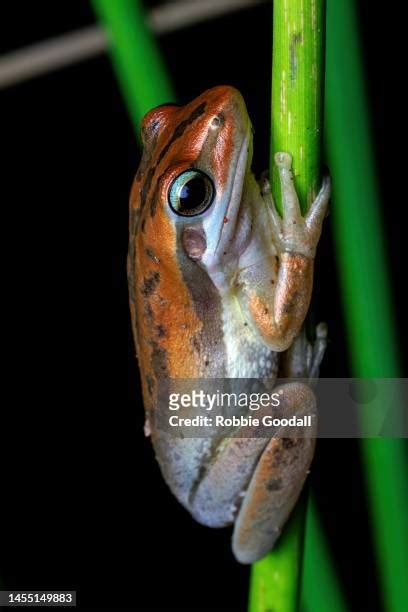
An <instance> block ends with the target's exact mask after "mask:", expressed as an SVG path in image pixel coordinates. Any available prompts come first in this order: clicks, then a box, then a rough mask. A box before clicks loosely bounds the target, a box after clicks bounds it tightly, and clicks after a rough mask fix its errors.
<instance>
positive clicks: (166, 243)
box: [128, 86, 330, 563]
mask: <svg viewBox="0 0 408 612" xmlns="http://www.w3.org/2000/svg"><path fill="white" fill-rule="evenodd" d="M141 131H142V141H143V155H142V159H141V163H140V167H139V169H138V171H137V174H136V177H135V180H134V183H133V187H132V191H131V196H130V242H129V255H128V279H129V294H130V309H131V317H132V326H133V332H134V339H135V345H136V352H137V356H138V360H139V366H140V372H141V379H142V388H143V398H144V404H145V412H146V424H145V432H146V435H151V439H152V442H153V446H154V449H155V453H156V457H157V460H158V462H159V465H160V469H161V472H162V474H163V476H164V478H165V480H166V482H167V484H168V485H169V487H170V489H171V490H172V492H173V493H174V495H175V496H176V497H177V499H178V500H179V501H180V502H181V504H183V506H185V508H186V509H187V510H188V511H189V512H190V513H191V514H192V516H193V517H194V518H195V519H196V520H197V521H199V522H200V523H202V524H204V525H208V526H211V527H222V526H226V525H231V524H232V525H233V526H234V529H233V540H232V549H233V552H234V555H235V557H236V559H237V560H238V561H240V562H241V563H252V562H253V561H255V560H257V559H259V558H261V557H262V556H264V555H265V554H266V553H267V552H268V551H269V550H270V549H271V548H272V547H273V545H274V543H275V541H276V539H277V537H278V536H279V533H280V531H281V529H282V526H283V524H284V523H285V521H286V519H287V518H288V516H289V514H290V512H291V509H292V508H293V506H294V504H295V502H296V500H297V498H298V496H299V494H300V491H301V489H302V486H303V483H304V480H305V478H306V475H307V472H308V469H309V465H310V462H311V459H312V456H313V450H314V444H313V440H311V439H304V438H302V439H285V438H276V437H272V438H271V439H265V438H261V439H259V438H248V437H245V438H244V437H243V438H239V437H235V438H227V439H223V440H220V439H216V440H212V439H209V438H184V439H180V438H176V437H174V436H171V435H169V434H166V433H163V432H161V431H159V430H158V429H157V428H156V427H155V425H154V418H153V417H154V413H155V410H156V407H157V392H158V381H159V379H160V378H170V379H178V378H183V379H190V378H191V379H198V378H226V377H230V378H270V379H274V378H276V376H277V374H278V371H282V369H283V368H286V370H285V373H286V375H290V376H299V375H300V376H304V375H306V376H309V375H311V376H315V375H316V372H317V370H318V366H319V363H320V360H321V357H322V354H323V351H324V345H325V330H324V328H323V327H320V328H318V330H317V332H318V333H317V340H316V342H315V345H314V347H311V345H309V344H308V343H307V342H306V340H305V337H304V334H303V332H302V324H303V321H304V318H305V316H306V313H307V310H308V307H309V302H310V297H311V291H312V283H313V279H312V277H313V261H314V257H315V251H316V246H317V243H318V240H319V237H320V234H321V229H322V222H323V218H324V216H325V214H326V211H327V205H328V200H329V194H330V183H329V179H328V178H325V179H324V180H323V185H322V188H321V190H320V192H319V194H318V195H317V197H316V199H315V200H314V201H313V202H312V204H311V206H310V208H309V211H308V213H307V214H306V216H305V217H302V215H301V212H300V208H299V202H298V198H297V194H296V191H295V187H294V183H293V177H292V172H291V157H290V155H289V154H288V153H285V152H281V153H277V154H276V156H275V163H276V166H277V168H278V171H279V176H280V183H281V193H282V203H283V215H282V217H281V216H280V215H279V213H278V212H277V210H276V208H275V206H274V203H273V199H272V197H271V193H270V188H269V184H268V181H267V180H266V179H264V180H263V181H261V182H260V183H258V182H257V181H256V180H255V178H254V175H253V173H252V171H251V161H252V146H253V145H252V143H253V130H252V126H251V121H250V119H249V116H248V113H247V110H246V106H245V103H244V100H243V98H242V96H241V94H240V93H239V92H238V91H237V90H236V89H234V88H232V87H229V86H220V87H214V88H212V89H210V90H208V91H206V92H204V93H203V94H202V95H200V96H199V97H198V98H196V99H195V100H194V101H192V102H191V103H189V104H187V105H186V106H177V105H163V106H160V107H157V108H155V109H153V110H152V111H150V112H149V113H148V114H147V115H146V116H145V117H144V119H143V122H142V128H141ZM285 364H286V365H285ZM286 387H287V388H286V390H285V398H286V401H287V402H288V404H289V405H291V406H292V407H293V408H296V409H297V407H299V409H304V408H305V406H306V407H307V406H310V407H313V406H314V402H315V398H314V394H313V391H312V390H311V388H310V386H309V385H307V384H304V383H302V382H300V381H295V382H291V383H288V384H287V385H286Z"/></svg>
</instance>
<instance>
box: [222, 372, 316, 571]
mask: <svg viewBox="0 0 408 612" xmlns="http://www.w3.org/2000/svg"><path fill="white" fill-rule="evenodd" d="M281 389H282V390H283V394H282V398H284V401H285V403H286V406H285V407H284V409H285V410H286V411H287V413H288V414H290V413H291V414H297V415H301V414H314V413H315V408H316V406H315V397H314V394H313V391H312V390H311V389H310V387H309V386H307V385H305V384H303V383H301V382H293V383H288V384H287V385H283V386H282V387H281ZM312 422H313V423H315V420H314V419H313V420H312ZM282 435H284V433H283V431H281V432H280V435H279V437H277V436H274V437H273V438H272V439H271V440H270V441H269V443H268V444H267V445H266V447H265V449H264V451H263V452H262V454H261V456H260V458H259V460H258V462H257V466H256V468H255V470H254V472H253V474H252V477H251V479H250V482H249V485H248V488H247V490H246V493H245V496H244V497H243V502H242V505H241V508H240V510H239V512H238V515H237V518H236V521H235V528H234V534H233V540H232V548H233V552H234V555H235V557H236V559H237V560H238V561H239V562H241V563H253V562H254V561H257V560H258V559H261V558H262V557H263V556H264V555H266V554H267V552H268V551H269V550H271V549H272V548H273V546H274V544H275V542H276V540H277V539H278V537H279V535H280V532H281V529H282V527H283V525H284V524H285V522H286V520H287V519H288V517H289V515H290V513H291V511H292V508H293V507H294V505H295V503H296V501H297V499H298V497H299V495H300V492H301V490H302V487H303V484H304V481H305V479H306V476H307V474H308V470H309V466H310V463H311V461H312V458H313V453H314V446H315V425H313V426H312V427H311V428H310V429H309V430H308V431H307V432H306V431H303V432H302V434H299V436H304V437H281V436H282ZM287 435H289V434H287ZM291 435H293V430H292V434H291Z"/></svg>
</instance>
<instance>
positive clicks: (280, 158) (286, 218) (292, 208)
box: [262, 153, 330, 259]
mask: <svg viewBox="0 0 408 612" xmlns="http://www.w3.org/2000/svg"><path fill="white" fill-rule="evenodd" d="M275 164H276V166H277V168H278V171H279V178H280V183H281V191H282V207H283V217H280V215H279V213H278V211H277V210H276V207H275V205H274V202H273V199H272V197H271V195H270V193H268V186H267V184H266V183H265V182H264V185H263V187H262V193H263V195H264V197H265V198H267V200H268V201H269V210H270V213H271V220H272V235H273V240H274V243H275V245H276V246H277V247H278V250H279V252H281V253H284V252H288V253H299V254H301V255H304V256H305V257H308V258H310V259H313V258H314V256H315V253H316V247H317V243H318V242H319V238H320V234H321V231H322V223H323V219H324V217H325V215H326V212H327V206H328V203H329V198H330V178H329V176H325V177H324V179H323V185H322V187H321V189H320V192H319V194H318V196H317V197H316V199H315V200H314V201H313V202H312V204H311V206H310V208H309V210H308V212H307V213H306V215H305V216H304V217H303V216H302V213H301V210H300V205H299V198H298V196H297V193H296V190H295V186H294V183H293V176H292V170H291V166H292V157H291V155H290V154H289V153H276V155H275Z"/></svg>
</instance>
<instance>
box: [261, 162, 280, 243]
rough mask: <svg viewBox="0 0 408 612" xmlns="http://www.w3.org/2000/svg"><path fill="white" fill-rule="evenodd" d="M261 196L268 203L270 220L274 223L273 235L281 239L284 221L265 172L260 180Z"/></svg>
mask: <svg viewBox="0 0 408 612" xmlns="http://www.w3.org/2000/svg"><path fill="white" fill-rule="evenodd" d="M260 187H261V194H262V197H263V199H264V201H265V202H266V203H267V207H268V211H269V216H270V220H271V223H272V234H273V236H276V237H280V236H281V234H282V219H281V217H280V215H279V213H278V211H277V210H276V205H275V200H274V199H273V196H272V190H271V185H270V182H269V180H268V173H267V171H265V172H264V173H263V174H262V175H261V180H260Z"/></svg>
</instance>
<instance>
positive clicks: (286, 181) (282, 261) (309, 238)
mask: <svg viewBox="0 0 408 612" xmlns="http://www.w3.org/2000/svg"><path fill="white" fill-rule="evenodd" d="M291 161H292V160H291V156H290V155H289V154H288V153H277V154H276V155H275V163H276V165H277V167H278V170H279V176H280V183H281V191H282V205H283V218H281V217H280V216H279V213H278V212H277V210H276V208H275V205H274V202H273V199H272V196H271V194H270V190H269V191H268V190H264V193H263V196H264V200H265V203H266V205H267V207H268V212H269V218H270V221H271V233H272V242H273V244H274V246H275V248H276V251H277V258H278V273H277V279H276V282H275V280H274V279H273V278H271V275H270V274H269V276H268V273H267V271H266V270H267V267H266V266H265V264H264V262H263V263H262V265H260V266H259V273H258V271H257V266H250V267H249V268H246V269H245V268H244V269H243V270H241V271H240V274H239V279H238V284H239V291H238V297H239V300H240V303H241V307H242V309H243V312H244V315H245V316H246V318H247V319H248V320H249V321H250V322H251V323H252V325H253V327H254V328H255V330H256V331H257V333H258V334H259V335H260V336H261V338H262V340H263V341H264V342H265V343H266V344H268V346H270V347H271V349H273V350H275V351H284V350H286V349H287V348H288V347H289V346H290V344H291V343H292V341H293V339H294V338H295V336H296V335H297V334H298V333H299V330H300V328H301V325H302V323H303V321H304V318H305V316H306V313H307V310H308V307H309V303H310V297H311V293H312V285H313V261H314V257H315V253H316V247H317V243H318V241H319V238H320V234H321V229H322V223H323V219H324V217H325V214H326V211H327V205H328V201H329V197H330V179H329V178H328V177H326V178H325V179H324V181H323V186H322V188H321V190H320V192H319V194H318V196H317V198H316V199H315V200H314V202H313V203H312V205H311V206H310V209H309V211H308V213H307V214H306V216H305V217H302V214H301V210H300V206H299V200H298V197H297V194H296V190H295V187H294V184H293V177H292V171H291Z"/></svg>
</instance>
